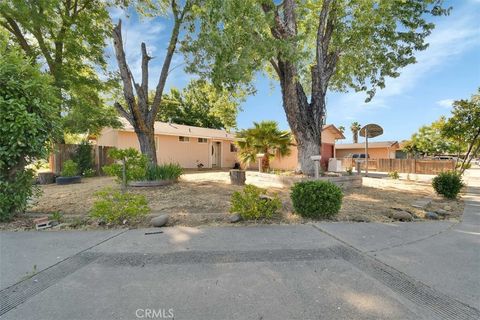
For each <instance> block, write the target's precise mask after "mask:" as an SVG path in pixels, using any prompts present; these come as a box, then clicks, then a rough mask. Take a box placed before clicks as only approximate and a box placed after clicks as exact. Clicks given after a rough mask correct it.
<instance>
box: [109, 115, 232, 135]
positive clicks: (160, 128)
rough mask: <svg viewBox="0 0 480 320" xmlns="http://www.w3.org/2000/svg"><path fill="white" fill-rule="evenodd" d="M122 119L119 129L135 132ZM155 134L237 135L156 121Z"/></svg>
mask: <svg viewBox="0 0 480 320" xmlns="http://www.w3.org/2000/svg"><path fill="white" fill-rule="evenodd" d="M120 121H121V122H122V124H123V128H121V129H118V130H121V131H131V132H134V129H133V126H132V125H131V124H130V123H129V122H128V121H127V120H126V119H124V118H121V119H120ZM154 129H155V134H162V135H167V136H185V137H195V138H197V137H198V138H209V139H223V140H225V139H226V140H234V139H235V135H234V134H232V133H229V132H227V131H225V130H218V129H210V128H202V127H194V126H186V125H183V124H176V123H168V122H161V121H155V124H154Z"/></svg>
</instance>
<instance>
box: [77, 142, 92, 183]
mask: <svg viewBox="0 0 480 320" xmlns="http://www.w3.org/2000/svg"><path fill="white" fill-rule="evenodd" d="M73 160H74V161H75V162H76V163H77V164H78V172H79V173H80V174H81V175H84V176H86V175H85V171H87V170H92V166H93V159H92V147H91V145H90V143H88V141H82V142H81V143H80V144H79V145H78V148H77V150H76V151H75V156H74V159H73Z"/></svg>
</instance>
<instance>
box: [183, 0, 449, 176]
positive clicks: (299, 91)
mask: <svg viewBox="0 0 480 320" xmlns="http://www.w3.org/2000/svg"><path fill="white" fill-rule="evenodd" d="M447 12H448V10H446V9H444V8H442V1H441V0H409V1H404V0H389V1H379V0H337V1H333V0H323V1H321V0H284V1H281V2H280V1H273V0H224V1H219V0H204V1H203V2H202V5H201V6H199V10H198V14H199V16H200V18H201V19H200V23H196V24H192V26H191V28H192V30H195V32H193V33H192V38H187V39H186V40H187V41H186V42H185V45H184V50H185V52H186V53H188V54H189V58H190V67H189V69H190V71H193V72H197V73H199V74H201V75H203V76H205V77H209V78H211V79H212V81H213V82H214V83H215V84H216V85H218V86H238V85H250V84H251V82H252V80H253V78H254V76H255V74H256V73H257V72H258V71H260V70H267V72H268V73H269V74H270V75H271V76H272V77H273V78H274V79H277V80H278V81H279V83H280V87H281V91H282V98H283V108H284V110H285V113H286V116H287V121H288V123H289V125H290V128H291V130H292V133H293V135H294V136H295V139H296V141H297V143H298V150H299V153H298V164H299V167H298V170H299V171H302V172H304V173H307V174H312V173H313V170H314V168H313V161H311V160H310V157H311V156H312V155H317V154H320V150H321V130H322V126H323V124H324V121H325V113H326V104H325V97H326V95H327V92H328V90H336V91H346V90H348V89H351V88H353V89H354V90H357V91H366V92H367V100H369V99H371V98H372V97H373V96H374V94H375V91H376V90H377V88H383V87H384V86H385V81H386V79H387V78H388V77H397V76H399V71H400V69H401V68H402V67H405V66H406V65H408V64H411V63H415V56H414V54H415V51H418V50H425V49H426V48H427V46H428V44H427V43H426V38H427V36H428V35H429V34H430V33H431V31H432V29H433V28H434V24H433V23H432V22H430V21H428V20H427V16H429V15H442V14H446V13H447ZM193 35H194V36H195V39H193Z"/></svg>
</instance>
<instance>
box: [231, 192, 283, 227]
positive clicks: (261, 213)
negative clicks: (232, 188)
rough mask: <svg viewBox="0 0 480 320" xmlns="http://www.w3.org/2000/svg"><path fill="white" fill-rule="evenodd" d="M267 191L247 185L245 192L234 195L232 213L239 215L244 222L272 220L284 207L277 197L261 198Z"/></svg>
mask: <svg viewBox="0 0 480 320" xmlns="http://www.w3.org/2000/svg"><path fill="white" fill-rule="evenodd" d="M266 193H267V190H265V189H262V188H257V187H255V186H253V185H249V184H247V185H246V186H245V187H244V188H243V191H241V192H239V191H236V192H234V193H233V195H232V200H231V201H232V205H231V207H230V212H232V213H234V212H235V213H238V214H239V215H240V216H241V217H242V219H244V220H252V219H254V220H256V219H261V218H270V217H272V216H273V215H274V214H276V213H277V211H278V210H279V209H280V208H281V207H282V203H281V202H280V199H278V197H277V196H275V197H273V198H270V197H265V198H261V195H266Z"/></svg>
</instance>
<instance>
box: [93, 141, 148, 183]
mask: <svg viewBox="0 0 480 320" xmlns="http://www.w3.org/2000/svg"><path fill="white" fill-rule="evenodd" d="M108 156H109V157H110V158H112V159H114V160H117V161H119V163H114V164H111V165H108V166H104V167H103V168H102V169H103V171H104V172H105V173H106V174H107V175H109V176H115V177H117V178H118V179H119V180H120V181H122V179H123V177H122V175H123V173H122V170H123V165H122V163H121V162H122V161H125V176H126V179H127V182H129V181H133V180H144V178H145V171H146V168H147V163H148V159H147V157H146V156H145V155H143V154H141V153H140V152H138V151H137V150H136V149H134V148H128V149H111V150H110V151H109V153H108Z"/></svg>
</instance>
